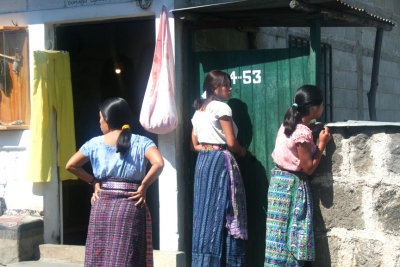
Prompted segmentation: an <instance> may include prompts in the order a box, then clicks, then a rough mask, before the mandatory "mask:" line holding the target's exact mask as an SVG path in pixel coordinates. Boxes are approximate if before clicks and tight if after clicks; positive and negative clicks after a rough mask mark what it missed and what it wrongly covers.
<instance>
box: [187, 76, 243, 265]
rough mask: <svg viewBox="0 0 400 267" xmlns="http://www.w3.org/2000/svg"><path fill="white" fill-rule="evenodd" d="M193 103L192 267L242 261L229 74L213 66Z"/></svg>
mask: <svg viewBox="0 0 400 267" xmlns="http://www.w3.org/2000/svg"><path fill="white" fill-rule="evenodd" d="M203 90H204V94H203V95H202V98H201V99H197V100H196V101H195V103H194V107H195V108H196V112H195V114H194V115H193V118H192V124H193V131H192V149H193V150H194V151H196V152H199V154H198V156H197V162H196V168H195V174H194V196H193V235H192V266H201V267H207V266H238V267H239V266H245V240H247V211H246V195H245V191H244V186H243V181H242V177H241V175H240V171H239V167H238V165H237V163H236V160H235V158H234V156H233V154H234V155H236V156H239V157H244V156H245V155H246V149H245V148H244V147H242V146H240V145H239V143H238V141H237V139H236V135H237V131H238V129H237V127H236V125H235V123H234V121H233V120H232V110H231V108H230V107H229V106H228V105H227V104H226V103H224V101H228V100H229V99H230V97H231V91H232V88H231V82H230V78H229V75H228V74H226V73H224V72H222V71H219V70H214V71H211V72H209V73H208V75H207V76H206V78H205V79H204V84H203Z"/></svg>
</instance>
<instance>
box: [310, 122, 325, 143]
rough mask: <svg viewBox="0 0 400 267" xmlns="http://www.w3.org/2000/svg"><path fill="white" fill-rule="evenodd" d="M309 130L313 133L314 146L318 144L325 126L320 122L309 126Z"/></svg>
mask: <svg viewBox="0 0 400 267" xmlns="http://www.w3.org/2000/svg"><path fill="white" fill-rule="evenodd" d="M308 128H310V130H311V132H312V136H313V141H314V144H316V143H317V140H318V138H319V134H320V132H321V131H322V130H323V129H324V124H323V123H320V122H315V123H310V125H308Z"/></svg>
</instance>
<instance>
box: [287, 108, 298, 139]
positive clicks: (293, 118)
mask: <svg viewBox="0 0 400 267" xmlns="http://www.w3.org/2000/svg"><path fill="white" fill-rule="evenodd" d="M300 121H301V114H300V112H299V110H298V107H296V106H294V105H293V106H291V107H290V108H289V109H288V110H287V111H286V114H285V117H284V119H283V126H284V127H285V135H286V136H287V137H289V136H291V135H292V133H293V132H294V130H296V126H297V124H298V123H299V122H300Z"/></svg>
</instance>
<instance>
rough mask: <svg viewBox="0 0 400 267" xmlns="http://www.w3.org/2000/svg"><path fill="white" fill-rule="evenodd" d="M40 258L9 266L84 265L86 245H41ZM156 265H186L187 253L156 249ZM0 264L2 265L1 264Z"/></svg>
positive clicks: (72, 266) (71, 266) (154, 252)
mask: <svg viewBox="0 0 400 267" xmlns="http://www.w3.org/2000/svg"><path fill="white" fill-rule="evenodd" d="M39 250H40V259H39V260H38V261H21V262H15V263H10V264H7V265H6V266H7V267H8V266H9V267H28V266H32V267H83V265H84V260H85V246H73V245H55V244H42V245H39ZM153 255H154V266H155V267H184V266H186V264H185V254H184V253H183V252H178V251H175V252H172V251H171V252H169V251H159V250H154V251H153ZM0 266H2V265H1V264H0Z"/></svg>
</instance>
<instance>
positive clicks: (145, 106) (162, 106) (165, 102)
mask: <svg viewBox="0 0 400 267" xmlns="http://www.w3.org/2000/svg"><path fill="white" fill-rule="evenodd" d="M139 121H140V124H141V125H142V126H143V128H145V129H146V130H147V131H149V132H151V133H155V134H166V133H169V132H171V131H173V130H174V129H175V128H176V126H177V124H178V115H177V112H176V105H175V71H174V55H173V50H172V40H171V34H170V31H169V24H168V16H167V8H166V7H165V6H163V7H162V11H161V15H160V26H159V30H158V36H157V41H156V48H155V51H154V59H153V66H152V68H151V73H150V77H149V81H148V83H147V88H146V92H145V95H144V98H143V103H142V109H141V111H140V119H139Z"/></svg>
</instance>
